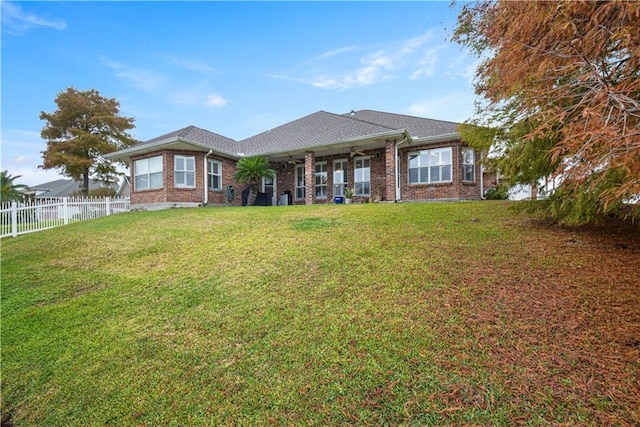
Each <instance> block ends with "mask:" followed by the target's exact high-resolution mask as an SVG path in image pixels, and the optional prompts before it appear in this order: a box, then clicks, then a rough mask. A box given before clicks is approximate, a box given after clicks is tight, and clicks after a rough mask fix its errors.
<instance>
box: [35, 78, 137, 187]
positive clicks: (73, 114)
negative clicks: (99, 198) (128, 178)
mask: <svg viewBox="0 0 640 427" xmlns="http://www.w3.org/2000/svg"><path fill="white" fill-rule="evenodd" d="M55 103H56V105H57V106H58V109H57V110H56V111H54V112H53V113H46V112H44V111H42V112H41V113H40V119H41V120H45V121H46V125H45V127H44V128H43V129H42V132H41V136H42V139H44V140H45V141H46V142H47V148H46V150H44V151H43V152H42V157H43V163H42V165H40V167H41V168H42V169H57V170H59V171H60V172H61V173H62V174H63V175H65V176H68V177H70V178H73V179H75V180H79V181H81V182H82V193H83V195H84V196H85V197H86V196H87V195H88V192H89V178H95V179H98V180H101V181H105V182H115V180H116V178H117V176H118V175H119V173H118V171H117V168H116V165H115V164H114V163H113V162H112V161H110V160H107V159H105V158H104V155H105V154H108V153H112V152H114V151H117V150H121V149H123V148H126V147H129V146H131V145H133V144H135V143H136V141H135V140H134V139H133V138H132V137H131V135H129V134H128V133H127V131H128V130H130V129H133V128H134V127H135V126H134V124H133V122H134V119H133V118H130V117H123V116H121V115H120V103H119V102H118V101H117V100H115V99H109V98H105V97H103V96H101V95H100V93H99V92H98V91H97V90H88V91H78V90H76V89H74V88H68V89H67V90H66V91H65V92H61V93H59V94H58V96H57V97H56V99H55Z"/></svg>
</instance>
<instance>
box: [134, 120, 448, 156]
mask: <svg viewBox="0 0 640 427" xmlns="http://www.w3.org/2000/svg"><path fill="white" fill-rule="evenodd" d="M457 126H458V123H454V122H447V121H443V120H433V119H425V118H422V117H415V116H407V115H404V114H394V113H385V112H382V111H374V110H360V111H353V112H351V113H347V114H334V113H329V112H326V111H318V112H316V113H313V114H309V115H307V116H304V117H301V118H299V119H296V120H293V121H291V122H289V123H285V124H283V125H281V126H278V127H275V128H273V129H270V130H268V131H266V132H262V133H260V134H258V135H254V136H252V137H249V138H246V139H243V140H242V141H235V140H233V139H231V138H227V137H225V136H222V135H218V134H216V133H213V132H210V131H208V130H205V129H201V128H198V127H196V126H187V127H185V128H182V129H179V130H176V131H174V132H170V133H167V134H165V135H162V136H158V137H156V138H153V139H150V140H148V141H145V142H143V143H141V144H138V145H137V146H135V147H140V148H143V147H144V146H145V145H146V144H151V143H162V141H171V140H176V139H178V138H180V139H183V140H188V141H192V142H196V143H200V144H203V145H207V146H209V147H212V148H215V149H217V150H219V151H223V152H227V153H229V154H233V155H236V154H238V153H244V154H245V155H254V154H266V153H277V152H284V151H287V150H296V149H302V148H306V147H311V146H314V145H318V146H320V145H324V144H331V143H336V142H346V141H350V140H353V139H358V138H360V137H366V136H369V135H377V134H382V133H385V132H392V131H405V130H406V131H408V132H409V135H411V137H412V138H418V137H422V138H424V137H432V136H439V135H445V134H452V133H455V132H456V129H457ZM132 148H134V147H132ZM127 151H130V149H128V150H127Z"/></svg>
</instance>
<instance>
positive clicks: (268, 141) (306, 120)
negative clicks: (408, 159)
mask: <svg viewBox="0 0 640 427" xmlns="http://www.w3.org/2000/svg"><path fill="white" fill-rule="evenodd" d="M389 130H393V129H392V128H389V127H386V126H383V125H380V124H376V123H369V122H365V121H361V120H353V119H352V118H350V117H346V116H342V115H339V114H333V113H328V112H326V111H318V112H317V113H313V114H310V115H308V116H305V117H302V118H299V119H297V120H294V121H292V122H289V123H286V124H284V125H281V126H278V127H276V128H273V129H271V130H268V131H266V132H263V133H260V134H258V135H255V136H252V137H250V138H247V139H244V140H242V141H240V145H241V146H242V150H243V152H245V153H247V154H260V153H268V152H274V151H278V150H287V149H295V148H302V147H308V146H312V145H320V144H326V143H331V142H337V141H345V140H349V139H352V138H357V137H360V136H365V135H373V134H377V133H382V132H387V131H389Z"/></svg>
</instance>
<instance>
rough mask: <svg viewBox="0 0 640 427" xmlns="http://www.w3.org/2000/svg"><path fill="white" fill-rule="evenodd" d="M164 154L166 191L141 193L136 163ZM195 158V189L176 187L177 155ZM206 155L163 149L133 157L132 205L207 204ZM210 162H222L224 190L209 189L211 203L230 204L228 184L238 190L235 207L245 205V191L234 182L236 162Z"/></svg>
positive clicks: (143, 191) (164, 189)
mask: <svg viewBox="0 0 640 427" xmlns="http://www.w3.org/2000/svg"><path fill="white" fill-rule="evenodd" d="M158 155H162V167H163V182H162V188H157V189H150V190H141V191H139V190H137V189H136V188H135V180H134V173H135V171H134V167H133V164H134V162H135V161H136V160H140V159H145V158H149V157H155V156H158ZM176 155H183V156H193V157H194V158H195V187H193V188H181V187H176V186H175V179H174V178H175V173H174V165H175V163H174V156H176ZM204 155H205V153H202V152H194V151H177V150H162V151H157V152H154V153H150V154H145V155H142V156H136V157H132V159H131V166H132V167H131V168H130V170H131V182H132V183H133V188H132V189H131V204H132V205H147V204H155V203H160V204H162V203H189V204H193V203H195V204H198V203H202V202H203V201H204V188H205V185H206V184H207V180H206V179H205V177H204V175H203V174H204ZM208 159H215V160H220V161H221V162H222V191H214V190H208V198H209V203H210V204H228V203H227V201H226V195H225V191H224V190H225V188H226V186H227V185H233V186H234V188H235V189H236V199H235V200H234V201H233V202H232V203H231V204H233V205H241V204H242V197H241V194H240V193H241V192H242V188H243V187H241V186H240V185H239V184H238V183H236V182H235V180H234V179H233V174H234V173H235V170H236V166H235V165H236V161H235V160H230V159H225V158H222V157H218V156H209V157H208Z"/></svg>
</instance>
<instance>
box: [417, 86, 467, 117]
mask: <svg viewBox="0 0 640 427" xmlns="http://www.w3.org/2000/svg"><path fill="white" fill-rule="evenodd" d="M407 113H408V114H411V115H414V116H420V117H431V118H434V119H439V120H448V121H452V122H463V121H465V120H466V119H469V118H471V117H472V115H473V94H469V93H466V92H459V91H457V92H451V93H448V94H447V95H441V96H434V97H432V98H428V99H422V100H420V101H416V102H414V103H413V104H411V105H409V107H407Z"/></svg>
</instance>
